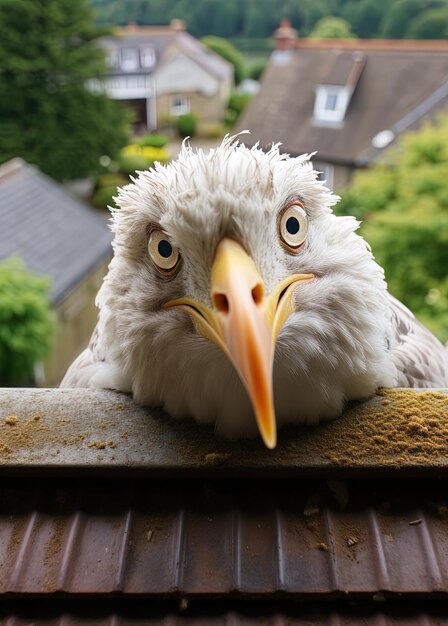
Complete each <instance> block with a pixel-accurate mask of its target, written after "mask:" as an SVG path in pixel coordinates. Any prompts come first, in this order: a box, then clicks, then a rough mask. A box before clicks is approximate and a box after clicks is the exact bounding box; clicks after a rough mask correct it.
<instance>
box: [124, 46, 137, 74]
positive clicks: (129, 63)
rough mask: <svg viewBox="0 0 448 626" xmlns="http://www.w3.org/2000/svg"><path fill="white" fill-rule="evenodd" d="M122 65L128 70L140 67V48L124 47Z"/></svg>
mask: <svg viewBox="0 0 448 626" xmlns="http://www.w3.org/2000/svg"><path fill="white" fill-rule="evenodd" d="M121 67H122V69H124V70H128V71H129V70H136V69H138V50H136V49H135V48H123V49H122V51H121Z"/></svg>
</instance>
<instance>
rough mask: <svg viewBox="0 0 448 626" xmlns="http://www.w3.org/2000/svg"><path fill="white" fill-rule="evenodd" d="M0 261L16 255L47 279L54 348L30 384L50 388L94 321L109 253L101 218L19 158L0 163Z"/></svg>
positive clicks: (107, 235) (82, 344)
mask: <svg viewBox="0 0 448 626" xmlns="http://www.w3.org/2000/svg"><path fill="white" fill-rule="evenodd" d="M0 207H1V228H0V261H1V260H3V259H6V258H8V257H11V256H16V257H20V258H21V259H23V261H24V262H25V265H26V268H27V269H28V270H30V271H31V272H33V273H35V274H38V275H43V276H48V277H49V278H50V279H51V287H50V294H49V295H50V298H51V302H52V306H53V310H54V313H55V316H56V321H57V333H56V337H55V341H54V344H53V349H52V352H51V354H50V355H49V357H48V358H47V359H46V360H45V361H44V363H38V364H37V366H36V367H35V371H34V382H35V383H37V384H38V385H40V386H48V387H52V386H55V385H58V384H59V382H60V381H61V380H62V378H63V376H64V374H65V371H66V369H67V367H68V366H69V365H70V363H71V362H72V361H73V359H74V358H75V357H76V356H77V355H78V354H79V353H80V352H81V350H83V349H84V348H85V347H86V346H87V343H88V341H89V339H90V335H91V333H92V330H93V328H94V327H95V324H96V320H97V314H98V312H97V309H96V307H95V304H94V300H95V295H96V293H97V291H98V289H99V287H100V285H101V283H102V280H103V276H104V274H105V273H106V271H107V266H108V263H109V261H110V259H111V256H112V248H111V245H110V244H111V239H112V236H111V232H110V230H109V228H108V226H107V223H106V220H105V219H104V218H103V217H101V216H99V215H98V214H95V213H94V211H93V209H92V208H90V207H88V206H87V205H85V204H84V203H83V202H81V201H80V200H78V199H76V198H74V197H73V196H71V195H70V194H68V193H67V191H66V190H65V189H64V188H63V187H62V186H61V185H58V184H57V183H55V182H54V181H53V180H52V179H51V178H49V177H48V176H45V175H44V174H42V173H41V172H39V170H37V169H36V168H35V167H32V166H31V165H28V164H27V163H25V161H23V160H22V159H14V160H12V161H8V162H7V163H4V164H3V165H2V166H0Z"/></svg>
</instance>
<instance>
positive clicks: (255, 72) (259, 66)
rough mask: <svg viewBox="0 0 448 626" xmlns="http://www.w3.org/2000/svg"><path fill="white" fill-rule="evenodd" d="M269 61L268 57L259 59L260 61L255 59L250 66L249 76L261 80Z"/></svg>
mask: <svg viewBox="0 0 448 626" xmlns="http://www.w3.org/2000/svg"><path fill="white" fill-rule="evenodd" d="M267 62H268V60H267V59H258V61H254V62H253V63H252V65H251V66H250V67H249V78H252V80H260V78H261V75H262V74H263V72H264V68H265V67H266V65H267Z"/></svg>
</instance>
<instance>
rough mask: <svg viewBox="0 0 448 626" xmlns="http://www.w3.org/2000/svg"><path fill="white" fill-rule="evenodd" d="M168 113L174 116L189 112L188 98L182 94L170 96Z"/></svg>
mask: <svg viewBox="0 0 448 626" xmlns="http://www.w3.org/2000/svg"><path fill="white" fill-rule="evenodd" d="M170 113H171V115H173V116H174V117H179V116H180V115H185V114H186V113H190V98H189V97H188V96H186V95H184V94H176V95H175V96H171V100H170Z"/></svg>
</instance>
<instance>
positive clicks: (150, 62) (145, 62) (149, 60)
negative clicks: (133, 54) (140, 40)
mask: <svg viewBox="0 0 448 626" xmlns="http://www.w3.org/2000/svg"><path fill="white" fill-rule="evenodd" d="M155 62H156V55H155V52H154V48H149V47H146V48H142V49H141V50H140V63H141V65H142V67H146V68H149V67H154V65H155Z"/></svg>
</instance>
